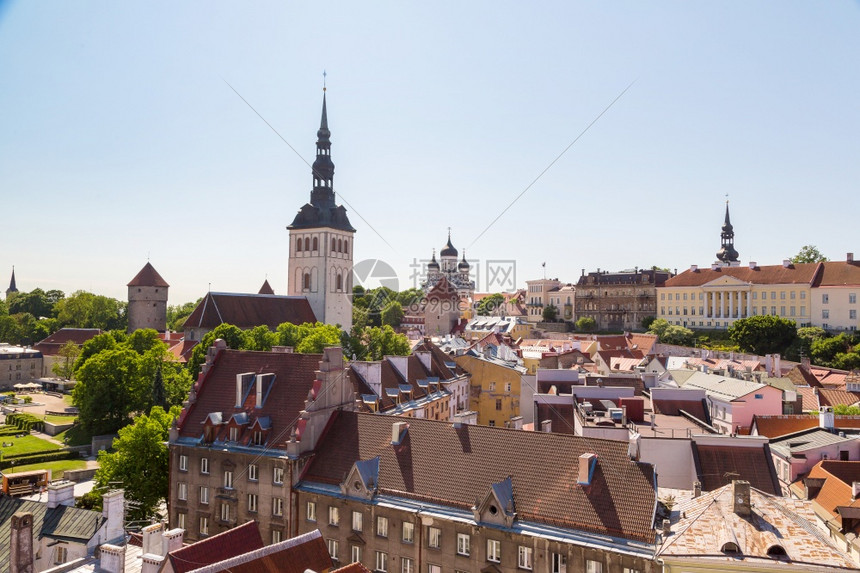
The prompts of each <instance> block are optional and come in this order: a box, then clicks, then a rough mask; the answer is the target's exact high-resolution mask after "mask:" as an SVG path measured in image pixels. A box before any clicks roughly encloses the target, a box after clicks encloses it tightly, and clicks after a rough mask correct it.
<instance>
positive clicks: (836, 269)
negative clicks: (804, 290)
mask: <svg viewBox="0 0 860 573" xmlns="http://www.w3.org/2000/svg"><path fill="white" fill-rule="evenodd" d="M823 266H824V270H823V272H822V273H820V274H819V276H818V277H817V278H816V281H815V284H814V285H813V286H816V287H839V286H858V285H860V262H856V261H852V262H847V261H828V262H826V263H824V265H823Z"/></svg>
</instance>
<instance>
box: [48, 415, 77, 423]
mask: <svg viewBox="0 0 860 573" xmlns="http://www.w3.org/2000/svg"><path fill="white" fill-rule="evenodd" d="M77 419H78V417H77V415H75V416H55V415H53V414H50V415H46V416H45V421H46V422H51V423H52V424H71V423H73V422H74V421H75V420H77Z"/></svg>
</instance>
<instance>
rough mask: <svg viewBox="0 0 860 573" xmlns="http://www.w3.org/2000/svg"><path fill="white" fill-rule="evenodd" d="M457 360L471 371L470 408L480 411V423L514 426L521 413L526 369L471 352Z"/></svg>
mask: <svg viewBox="0 0 860 573" xmlns="http://www.w3.org/2000/svg"><path fill="white" fill-rule="evenodd" d="M454 360H455V362H456V363H457V365H458V366H460V367H461V368H462V369H463V370H465V371H466V372H468V373H469V374H471V380H470V394H469V409H471V410H473V411H475V412H477V414H478V424H481V425H485V426H501V427H506V426H510V425H511V419H512V418H515V417H517V416H519V415H520V391H521V387H522V376H523V374H525V372H526V370H525V368H523V367H522V366H511V365H508V364H507V363H504V362H502V361H500V360H495V359H489V358H482V357H478V356H472V355H468V354H464V355H463V356H458V357H456V358H455V359H454Z"/></svg>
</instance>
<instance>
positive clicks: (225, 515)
mask: <svg viewBox="0 0 860 573" xmlns="http://www.w3.org/2000/svg"><path fill="white" fill-rule="evenodd" d="M221 521H230V506H229V505H228V504H226V503H222V504H221Z"/></svg>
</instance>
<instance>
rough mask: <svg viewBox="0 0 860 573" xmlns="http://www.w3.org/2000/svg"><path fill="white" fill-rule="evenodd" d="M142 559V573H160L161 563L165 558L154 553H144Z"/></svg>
mask: <svg viewBox="0 0 860 573" xmlns="http://www.w3.org/2000/svg"><path fill="white" fill-rule="evenodd" d="M140 559H141V565H140V573H158V570H159V569H161V563H162V562H163V561H164V557H163V556H161V555H153V554H152V553H144V555H143V557H141V558H140Z"/></svg>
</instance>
